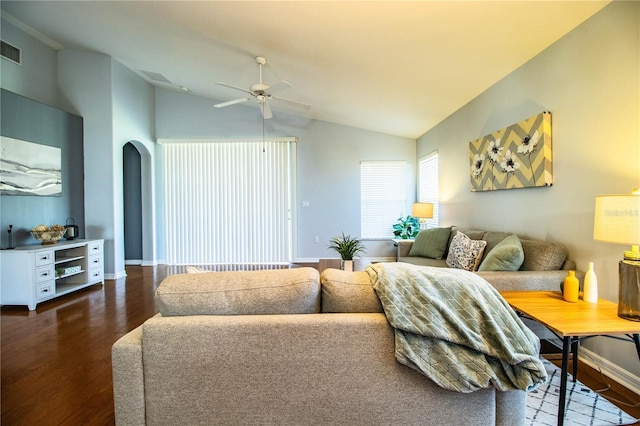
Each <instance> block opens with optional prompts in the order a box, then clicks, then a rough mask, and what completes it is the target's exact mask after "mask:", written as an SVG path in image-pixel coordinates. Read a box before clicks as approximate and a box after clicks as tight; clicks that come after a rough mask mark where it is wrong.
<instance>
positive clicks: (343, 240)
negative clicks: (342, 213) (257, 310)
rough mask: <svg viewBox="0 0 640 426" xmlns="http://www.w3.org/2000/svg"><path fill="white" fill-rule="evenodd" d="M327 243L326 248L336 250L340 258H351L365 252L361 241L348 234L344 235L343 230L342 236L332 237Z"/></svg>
mask: <svg viewBox="0 0 640 426" xmlns="http://www.w3.org/2000/svg"><path fill="white" fill-rule="evenodd" d="M329 243H330V244H329V247H328V248H330V249H331V250H335V251H337V252H338V254H339V255H340V258H341V259H342V260H353V257H354V256H356V255H357V254H359V253H364V252H365V249H364V244H363V243H362V241H360V240H359V239H358V238H354V237H351V236H350V235H346V236H345V235H344V232H343V233H342V237H334V238H333V239H332V240H330V241H329Z"/></svg>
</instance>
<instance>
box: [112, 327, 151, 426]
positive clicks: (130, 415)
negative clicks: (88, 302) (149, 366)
mask: <svg viewBox="0 0 640 426" xmlns="http://www.w3.org/2000/svg"><path fill="white" fill-rule="evenodd" d="M111 365H112V369H113V370H112V371H113V401H114V408H115V418H116V425H144V424H146V421H145V401H144V368H143V364H142V326H140V327H138V328H135V329H133V330H132V331H130V332H129V333H127V334H125V335H124V336H122V337H121V338H120V339H118V340H117V341H116V342H115V343H114V344H113V347H112V348H111Z"/></svg>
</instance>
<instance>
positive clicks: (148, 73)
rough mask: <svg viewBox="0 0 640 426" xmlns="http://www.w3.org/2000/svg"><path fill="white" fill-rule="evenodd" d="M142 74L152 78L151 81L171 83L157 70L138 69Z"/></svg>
mask: <svg viewBox="0 0 640 426" xmlns="http://www.w3.org/2000/svg"><path fill="white" fill-rule="evenodd" d="M140 71H141V72H142V73H143V74H144V75H146V76H147V77H149V79H151V80H153V81H157V82H160V83H169V84H172V83H171V81H170V80H169V79H168V78H167V77H165V76H164V75H162V74H160V73H157V72H153V71H143V70H140Z"/></svg>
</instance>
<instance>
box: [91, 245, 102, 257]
mask: <svg viewBox="0 0 640 426" xmlns="http://www.w3.org/2000/svg"><path fill="white" fill-rule="evenodd" d="M88 246H89V255H92V254H102V242H94V243H89V244H88Z"/></svg>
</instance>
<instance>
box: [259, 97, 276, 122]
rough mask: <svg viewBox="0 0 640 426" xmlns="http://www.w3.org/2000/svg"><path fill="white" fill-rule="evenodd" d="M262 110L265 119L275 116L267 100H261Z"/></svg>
mask: <svg viewBox="0 0 640 426" xmlns="http://www.w3.org/2000/svg"><path fill="white" fill-rule="evenodd" d="M260 111H262V118H264V119H265V120H268V119H270V118H273V114H272V113H271V107H270V106H269V104H268V103H267V102H266V101H265V102H260Z"/></svg>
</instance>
